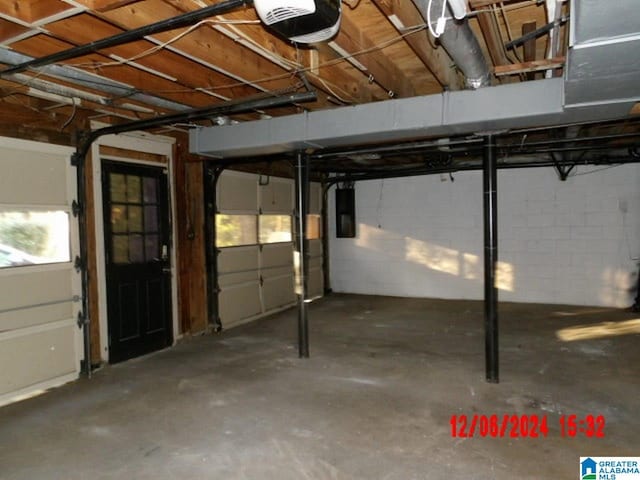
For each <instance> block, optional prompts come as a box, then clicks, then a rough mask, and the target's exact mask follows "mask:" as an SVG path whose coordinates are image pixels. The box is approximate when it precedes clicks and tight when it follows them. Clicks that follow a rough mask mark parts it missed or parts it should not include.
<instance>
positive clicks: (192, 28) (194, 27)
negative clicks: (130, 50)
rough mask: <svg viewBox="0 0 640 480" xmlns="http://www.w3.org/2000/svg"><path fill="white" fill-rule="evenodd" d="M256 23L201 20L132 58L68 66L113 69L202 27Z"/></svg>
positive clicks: (257, 21) (155, 50)
mask: <svg viewBox="0 0 640 480" xmlns="http://www.w3.org/2000/svg"><path fill="white" fill-rule="evenodd" d="M256 23H260V21H259V20H202V21H200V22H198V23H196V24H195V25H192V26H190V27H189V28H187V29H186V30H185V31H184V32H181V33H179V34H178V35H176V36H174V37H172V38H170V39H169V40H167V41H166V42H163V43H161V44H159V45H156V46H154V47H152V48H149V49H147V50H145V51H143V52H140V53H139V54H137V55H134V56H132V57H129V58H124V59H121V60H115V61H113V62H98V63H72V64H69V65H70V66H72V67H78V68H82V67H84V68H90V69H94V70H95V69H98V68H103V67H114V66H120V65H124V64H130V63H132V62H135V61H136V60H140V59H141V58H145V57H148V56H150V55H153V54H154V53H156V52H158V51H160V50H163V49H165V48H166V47H168V46H169V45H171V44H173V43H175V42H177V41H178V40H181V39H182V38H184V37H186V36H187V35H189V34H190V33H192V32H193V31H195V30H197V29H198V28H200V27H201V26H203V25H246V24H256Z"/></svg>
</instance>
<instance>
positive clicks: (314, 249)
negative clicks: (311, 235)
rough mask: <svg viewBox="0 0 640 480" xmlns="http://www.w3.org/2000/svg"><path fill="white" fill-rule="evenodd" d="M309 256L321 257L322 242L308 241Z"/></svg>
mask: <svg viewBox="0 0 640 480" xmlns="http://www.w3.org/2000/svg"><path fill="white" fill-rule="evenodd" d="M309 256H311V257H322V240H320V239H318V240H309Z"/></svg>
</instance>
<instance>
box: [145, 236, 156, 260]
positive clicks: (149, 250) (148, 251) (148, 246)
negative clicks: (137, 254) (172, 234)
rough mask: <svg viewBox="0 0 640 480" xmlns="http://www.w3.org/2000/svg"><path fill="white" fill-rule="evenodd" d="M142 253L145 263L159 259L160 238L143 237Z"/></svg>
mask: <svg viewBox="0 0 640 480" xmlns="http://www.w3.org/2000/svg"><path fill="white" fill-rule="evenodd" d="M144 251H145V255H146V256H147V262H149V261H151V260H154V259H157V258H160V237H159V236H158V235H146V236H145V237H144Z"/></svg>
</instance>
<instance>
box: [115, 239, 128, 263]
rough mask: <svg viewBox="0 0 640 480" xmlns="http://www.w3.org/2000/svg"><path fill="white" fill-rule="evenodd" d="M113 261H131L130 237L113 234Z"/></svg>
mask: <svg viewBox="0 0 640 480" xmlns="http://www.w3.org/2000/svg"><path fill="white" fill-rule="evenodd" d="M113 263H129V237H128V236H127V235H114V236H113Z"/></svg>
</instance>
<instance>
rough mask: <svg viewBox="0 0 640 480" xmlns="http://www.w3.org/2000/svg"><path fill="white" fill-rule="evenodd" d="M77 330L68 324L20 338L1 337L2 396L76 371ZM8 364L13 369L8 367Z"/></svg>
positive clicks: (0, 381)
mask: <svg viewBox="0 0 640 480" xmlns="http://www.w3.org/2000/svg"><path fill="white" fill-rule="evenodd" d="M75 330H77V327H76V326H75V325H66V326H63V327H59V328H55V329H52V330H46V331H41V332H37V333H31V334H26V335H23V336H19V337H15V336H14V337H10V338H2V337H0V365H3V368H0V395H2V394H6V393H9V392H12V391H17V390H21V389H24V388H26V387H29V386H31V385H36V384H38V383H41V382H45V381H47V380H50V379H52V378H54V377H60V376H63V375H68V374H73V373H75V372H76V371H77V365H76V353H75V352H76V348H75V345H74V343H75V338H76V337H75V336H76V332H75ZM8 365H10V366H11V368H6V367H7V366H8Z"/></svg>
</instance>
